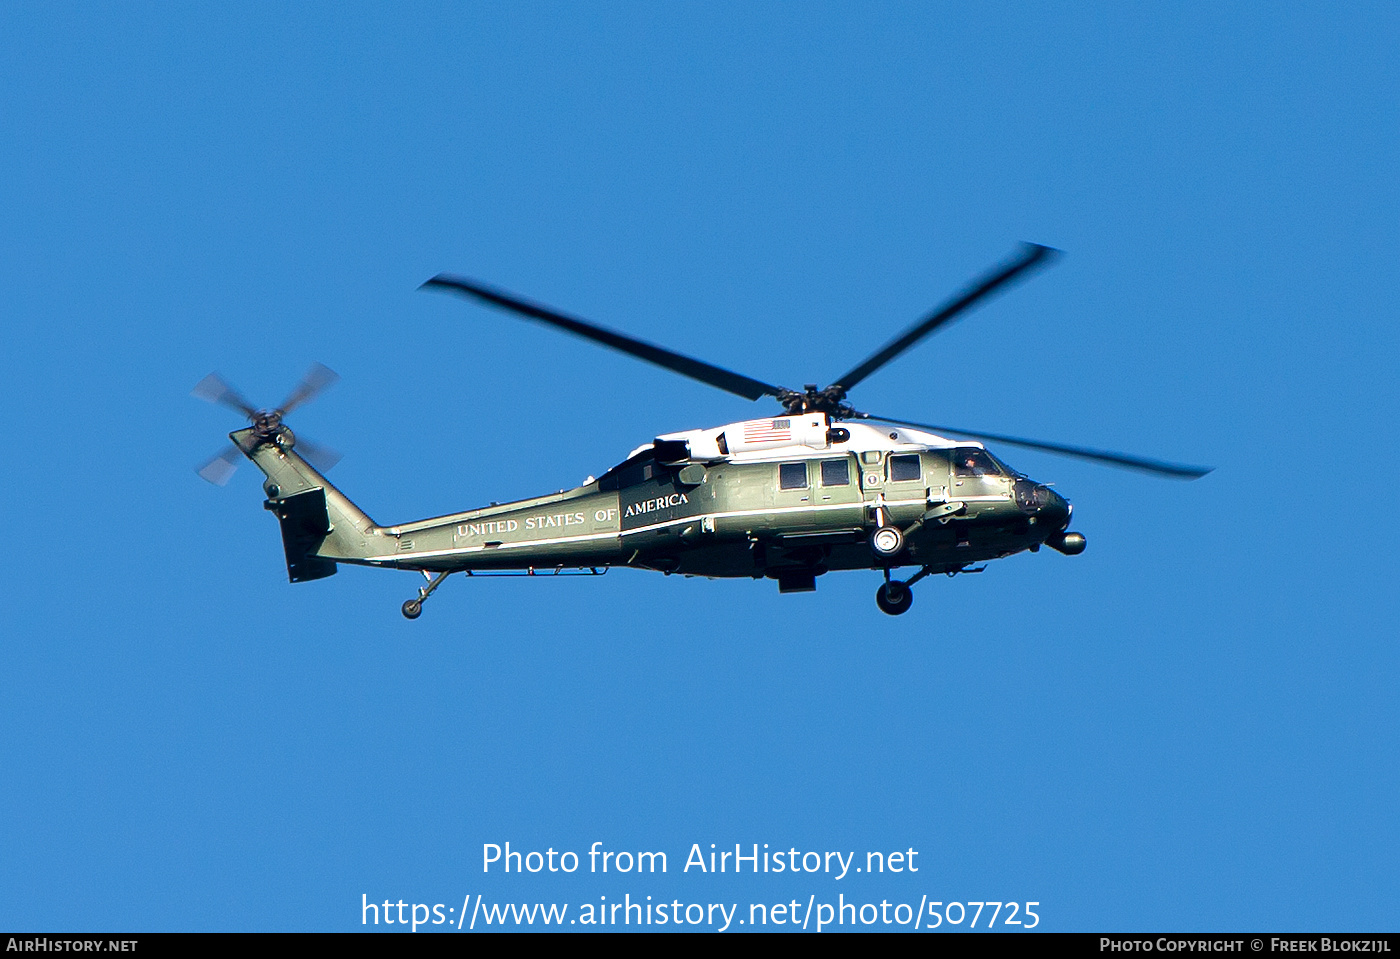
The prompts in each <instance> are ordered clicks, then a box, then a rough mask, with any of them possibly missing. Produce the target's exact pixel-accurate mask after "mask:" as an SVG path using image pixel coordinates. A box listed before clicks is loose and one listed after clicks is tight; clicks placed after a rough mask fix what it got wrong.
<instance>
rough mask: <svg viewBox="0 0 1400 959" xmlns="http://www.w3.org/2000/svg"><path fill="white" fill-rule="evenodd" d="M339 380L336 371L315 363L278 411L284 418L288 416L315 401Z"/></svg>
mask: <svg viewBox="0 0 1400 959" xmlns="http://www.w3.org/2000/svg"><path fill="white" fill-rule="evenodd" d="M338 379H340V374H338V373H337V372H336V371H335V370H333V369H331V368H330V367H329V366H324V365H322V364H320V363H314V364H312V366H311V369H309V370H307V371H306V375H305V376H303V377H302V378H301V382H300V383H298V384H297V388H296V389H294V390H292V393H291V395H290V396H288V397H287V398H286V399H285V400H283V401H282V405H281V406H279V407H278V409H279V410H281V412H282V415H283V416H286V415H287V414H288V413H290V412H291V411H292V410H294V409H296V408H297V407H298V406H301V405H302V404H304V403H309V402H310V401H311V400H313V399H315V398H316V397H317V396H319V395H320V394H321V393H322V392H324V391H325V390H326V389H327V388H328V387H329V386H330V385H331V384H333V383H334V382H335V381H336V380H338Z"/></svg>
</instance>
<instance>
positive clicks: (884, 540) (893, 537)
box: [870, 526, 904, 559]
mask: <svg viewBox="0 0 1400 959" xmlns="http://www.w3.org/2000/svg"><path fill="white" fill-rule="evenodd" d="M903 548H904V534H903V533H901V532H900V531H899V527H897V526H881V527H880V528H879V529H877V530H876V531H875V532H873V533H871V534H870V550H871V552H873V553H874V554H875V555H876V556H878V557H880V558H881V559H890V558H892V557H894V556H897V555H898V554H899V551H900V550H902V549H903Z"/></svg>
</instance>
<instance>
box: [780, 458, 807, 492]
mask: <svg viewBox="0 0 1400 959" xmlns="http://www.w3.org/2000/svg"><path fill="white" fill-rule="evenodd" d="M778 487H779V488H780V489H806V488H807V464H806V463H781V464H779V466H778Z"/></svg>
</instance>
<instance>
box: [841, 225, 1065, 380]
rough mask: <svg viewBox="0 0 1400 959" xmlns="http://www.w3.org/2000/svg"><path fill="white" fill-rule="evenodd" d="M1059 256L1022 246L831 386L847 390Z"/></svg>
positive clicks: (1043, 248) (1048, 249)
mask: <svg viewBox="0 0 1400 959" xmlns="http://www.w3.org/2000/svg"><path fill="white" fill-rule="evenodd" d="M1059 255H1060V251H1059V250H1056V249H1054V248H1052V247H1048V246H1041V245H1040V244H1039V243H1023V244H1021V251H1020V252H1019V253H1018V254H1017V255H1016V256H1015V257H1013V258H1012V259H1011V260H1009V261H1008V262H1006V263H1004V264H1002V265H1001V266H999V267H997V268H996V269H995V270H993V271H992V272H991V273H988V274H987V275H986V276H984V277H982V278H981V279H979V280H977V281H976V282H974V283H973V284H972V285H971V286H969V287H968V288H967V289H965V290H964V291H963V292H961V293H959V294H958V295H957V296H956V297H954V298H953V299H952V300H950V301H949V302H947V303H945V304H944V305H943V306H941V307H939V308H938V309H937V310H934V311H933V312H932V313H930V314H929V315H928V316H926V317H924V318H923V319H922V320H920V321H919V322H917V323H915V324H914V325H913V326H911V327H909V329H907V330H905V331H904V332H903V333H901V334H899V336H897V337H895V338H894V339H893V340H890V342H889V343H887V344H885V346H884V347H882V348H881V349H880V351H879V352H878V353H875V354H874V355H873V356H871V357H870V358H869V359H867V360H866V361H865V362H864V363H861V364H860V365H859V366H857V367H856V368H855V369H853V370H851V371H850V372H849V373H847V374H846V375H845V376H843V377H841V378H840V379H838V380H837V381H836V382H835V383H834V384H832V385H833V386H840V387H843V388H844V389H847V390H849V389H850V388H851V387H853V386H855V385H856V384H857V383H859V382H860V381H861V380H863V379H865V378H866V377H867V376H869V375H870V374H871V373H874V372H875V371H876V370H878V369H879V368H880V367H882V366H884V365H885V364H886V363H888V362H889V361H890V360H892V359H894V358H895V357H896V356H898V355H899V354H901V353H903V352H904V351H905V350H907V349H909V348H910V347H911V346H913V345H914V344H915V343H917V342H919V341H920V340H922V339H923V338H924V337H926V336H928V335H929V334H930V333H932V332H933V331H934V330H936V329H938V328H939V327H940V326H943V325H944V324H945V323H948V322H949V321H950V320H952V319H954V318H956V317H957V316H958V314H960V313H962V312H964V311H965V310H967V309H968V308H970V307H971V306H973V305H974V304H976V303H977V301H979V300H982V299H985V298H986V297H988V296H990V295H991V294H992V293H994V292H996V291H997V290H998V289H999V288H1000V287H1003V286H1005V285H1006V284H1008V283H1010V282H1011V281H1012V280H1014V279H1016V278H1017V277H1020V276H1022V275H1024V274H1025V273H1026V271H1027V270H1030V269H1031V268H1032V267H1034V266H1036V265H1037V264H1039V263H1044V264H1046V265H1047V266H1048V265H1049V264H1050V263H1051V262H1053V261H1054V259H1055V258H1056V257H1057V256H1059Z"/></svg>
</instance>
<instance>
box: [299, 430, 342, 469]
mask: <svg viewBox="0 0 1400 959" xmlns="http://www.w3.org/2000/svg"><path fill="white" fill-rule="evenodd" d="M296 451H297V452H298V453H300V454H301V458H302V459H304V460H306V461H307V462H308V463H310V464H311V465H312V466H314V467H315V468H316V472H318V473H325V472H328V471H329V470H330V468H331V467H332V466H334V465H335V464H336V463H339V462H340V454H339V453H337V452H336V451H335V450H333V449H331V448H330V447H329V446H324V445H322V444H320V443H313V442H312V441H311V440H309V439H307V438H306V437H304V436H298V437H297V441H296Z"/></svg>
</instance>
